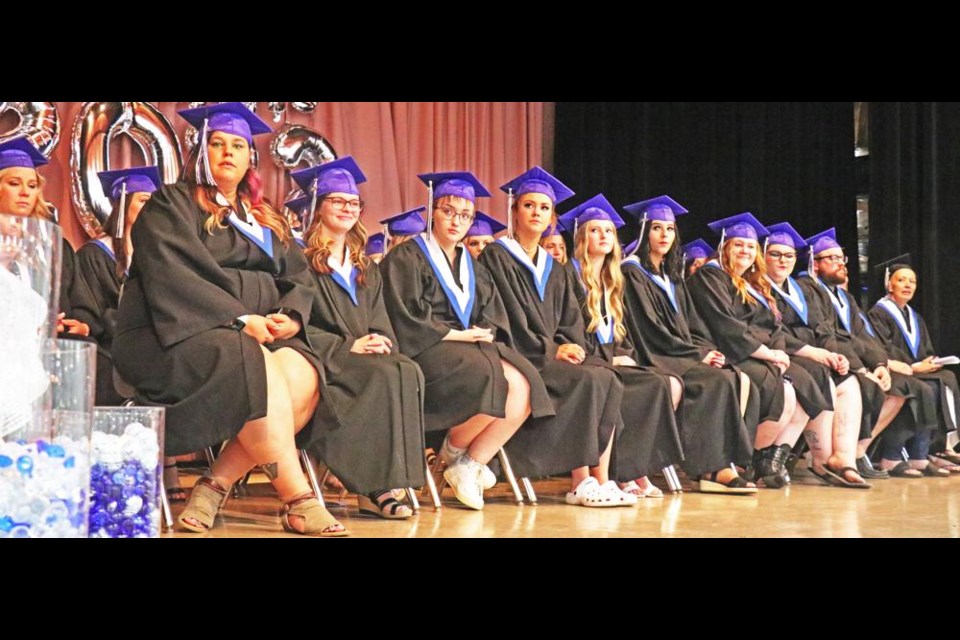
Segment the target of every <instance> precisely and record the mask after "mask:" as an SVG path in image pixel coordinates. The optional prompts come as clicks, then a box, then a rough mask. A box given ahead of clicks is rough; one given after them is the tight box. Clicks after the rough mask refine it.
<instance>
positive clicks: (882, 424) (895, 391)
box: [797, 229, 937, 479]
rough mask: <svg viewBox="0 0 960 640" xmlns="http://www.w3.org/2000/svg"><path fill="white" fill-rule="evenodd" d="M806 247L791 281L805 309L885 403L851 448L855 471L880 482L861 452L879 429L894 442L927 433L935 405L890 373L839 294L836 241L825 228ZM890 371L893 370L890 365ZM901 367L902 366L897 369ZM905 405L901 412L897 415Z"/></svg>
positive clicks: (840, 259)
mask: <svg viewBox="0 0 960 640" xmlns="http://www.w3.org/2000/svg"><path fill="white" fill-rule="evenodd" d="M805 242H806V244H807V245H808V252H807V256H808V260H807V262H808V269H807V273H806V275H805V277H800V278H798V279H797V282H798V283H799V284H800V287H801V288H802V289H803V290H804V292H805V293H806V294H807V299H808V300H809V301H810V304H811V305H815V304H819V306H820V307H821V309H822V310H823V314H824V315H827V316H830V317H832V318H833V319H834V323H833V334H834V338H835V345H836V350H837V351H839V352H841V353H843V354H844V355H846V356H847V358H848V359H849V360H850V366H851V368H852V369H855V370H859V369H860V368H861V367H862V368H863V373H862V374H861V375H862V376H863V377H861V382H863V378H867V379H868V380H871V381H873V382H874V383H875V384H876V385H877V386H879V387H880V388H881V389H882V390H883V391H885V394H886V399H885V400H884V402H883V407H882V409H881V411H880V416H879V418H878V419H877V421H876V423H875V424H874V425H873V427H872V429H871V431H870V432H869V434H866V435H865V434H863V433H861V434H860V436H861V440H860V441H859V443H858V444H857V470H858V471H859V472H860V475H861V476H863V477H864V478H867V479H872V478H878V479H886V478H889V477H890V475H889V474H888V473H887V472H886V471H884V470H882V469H875V468H874V467H873V465H872V464H871V462H870V460H869V458H868V457H867V455H866V451H867V447H869V446H870V444H871V442H873V440H874V439H875V438H876V437H877V436H878V435H879V434H880V433H883V432H884V430H885V429H887V428H889V429H890V431H889V433H888V435H887V436H885V437H890V438H893V439H895V440H896V441H897V442H904V441H906V440H907V439H909V438H911V437H912V436H913V435H914V434H915V433H917V431H918V430H921V431H922V430H925V429H932V428H934V427H935V426H936V421H937V400H936V395H935V392H934V389H933V388H931V387H929V386H928V385H926V384H925V383H924V382H923V381H921V380H920V379H919V378H916V377H914V376H913V375H904V374H903V373H897V372H895V371H892V370H891V369H890V368H889V366H888V361H890V360H891V359H892V358H891V356H890V355H889V354H888V352H887V350H886V347H885V346H884V345H883V343H882V342H881V341H880V340H879V339H878V338H877V337H876V332H875V331H874V329H873V326H872V324H871V323H870V320H869V319H868V318H867V316H866V314H865V313H864V312H863V311H861V309H860V307H859V305H858V304H857V300H856V296H852V295H850V294H849V293H847V291H846V290H845V288H846V286H847V284H848V282H849V278H848V273H847V257H846V256H845V255H844V253H843V248H842V247H841V246H840V244H839V243H838V242H837V238H836V231H835V230H834V229H828V230H826V231H824V232H821V233H818V234H816V235H814V236H811V237H810V238H807V239H806V240H805ZM894 366H896V365H894ZM903 366H906V365H903ZM904 406H906V408H907V410H905V411H902V409H903V408H904Z"/></svg>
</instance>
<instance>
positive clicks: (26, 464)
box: [17, 456, 33, 475]
mask: <svg viewBox="0 0 960 640" xmlns="http://www.w3.org/2000/svg"><path fill="white" fill-rule="evenodd" d="M17 470H18V471H20V473H22V474H23V475H29V474H30V472H31V471H33V458H31V457H30V456H20V457H19V458H17Z"/></svg>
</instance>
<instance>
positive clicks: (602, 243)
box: [561, 195, 684, 498]
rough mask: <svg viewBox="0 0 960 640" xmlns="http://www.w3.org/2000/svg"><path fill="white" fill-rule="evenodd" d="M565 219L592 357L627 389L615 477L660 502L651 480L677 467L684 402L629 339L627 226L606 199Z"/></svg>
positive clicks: (676, 384) (679, 388)
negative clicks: (623, 231) (624, 261)
mask: <svg viewBox="0 0 960 640" xmlns="http://www.w3.org/2000/svg"><path fill="white" fill-rule="evenodd" d="M561 220H562V222H563V223H564V225H565V226H567V227H568V228H570V227H572V228H575V229H576V232H575V233H574V236H573V244H574V257H575V258H576V259H577V261H578V262H579V264H580V279H581V282H582V283H583V288H582V289H578V291H579V292H580V309H581V311H582V312H583V320H584V324H585V325H586V340H587V345H588V351H589V352H590V354H591V355H594V356H598V357H599V358H602V359H603V360H604V361H605V362H607V363H609V364H610V365H613V367H614V370H615V371H616V372H617V376H618V377H619V378H620V381H621V382H622V383H623V401H622V402H621V403H620V416H621V418H622V421H623V427H622V429H621V430H620V431H619V433H618V434H617V438H616V441H615V442H614V447H615V451H616V459H617V465H616V469H615V471H614V472H612V475H614V477H615V478H616V479H617V480H619V481H620V483H621V485H620V488H621V489H622V490H623V491H626V492H627V493H631V494H633V495H635V496H637V497H640V498H662V497H663V491H661V490H660V489H659V488H658V487H656V486H654V484H653V483H651V482H650V479H649V478H648V477H647V476H648V475H649V474H651V473H654V472H656V471H659V470H661V469H663V468H665V467H668V466H670V465H673V464H678V463H680V462H681V461H682V460H683V458H684V453H683V446H682V444H681V442H680V433H679V430H678V426H677V420H676V414H675V411H676V409H677V407H678V406H679V405H680V399H681V397H682V396H683V383H682V382H681V380H680V378H679V376H673V375H670V374H667V373H665V372H661V371H658V370H656V369H654V368H652V367H646V366H640V364H639V363H638V362H637V360H638V358H639V356H638V355H637V352H636V350H635V349H634V347H633V344H632V343H631V341H630V337H629V336H628V335H627V329H626V323H625V313H624V303H623V290H624V277H623V272H622V271H621V270H620V260H621V252H620V243H619V242H618V241H617V228H619V227H622V226H623V224H624V222H623V220H622V219H621V218H620V216H619V215H617V212H616V210H614V208H613V206H612V205H611V204H610V203H609V202H608V201H607V199H606V198H604V197H603V196H602V195H597V196H595V197H593V198H591V199H590V200H587V201H586V202H584V203H583V204H581V205H580V206H579V207H576V208H575V209H572V210H571V211H569V212H567V213H566V214H564V215H563V216H561Z"/></svg>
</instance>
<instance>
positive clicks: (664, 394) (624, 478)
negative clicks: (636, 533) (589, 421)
mask: <svg viewBox="0 0 960 640" xmlns="http://www.w3.org/2000/svg"><path fill="white" fill-rule="evenodd" d="M577 294H578V300H579V304H580V308H581V309H582V310H583V323H584V326H586V325H588V324H589V323H590V315H589V312H588V311H587V309H586V292H585V291H584V290H583V287H578V288H577ZM604 312H606V310H604ZM585 338H586V342H587V353H589V354H591V355H593V356H597V357H599V358H602V359H603V360H604V361H605V362H606V363H608V364H610V365H612V364H613V359H614V358H615V357H616V356H627V357H629V358H633V360H634V361H635V362H637V366H630V367H626V366H616V367H614V371H615V372H616V374H617V376H618V377H619V378H620V382H622V383H623V399H622V400H621V402H620V417H621V419H622V421H623V426H622V427H621V428H620V429H619V430H618V431H617V439H616V442H615V445H614V455H615V457H616V464H614V465H611V466H612V467H614V468H615V469H616V473H615V475H614V477H615V478H616V479H617V480H619V481H620V482H629V481H630V480H636V479H637V478H640V477H643V476H646V475H650V474H651V473H654V472H657V471H660V470H661V469H663V468H664V467H667V466H669V465H672V464H679V463H681V462H683V459H684V450H683V444H682V443H681V441H680V430H679V427H678V426H677V422H678V421H677V418H676V415H675V414H674V411H673V401H672V398H671V396H670V381H669V378H668V375H669V374H667V373H666V372H661V371H657V370H656V369H654V368H653V367H645V366H643V365H640V363H639V360H638V359H637V358H638V356H637V353H636V351H635V350H634V348H633V345H632V344H631V342H630V338H629V337H625V338H624V340H622V341H619V342H616V341H615V342H606V343H605V342H602V341H601V339H600V337H599V336H598V335H597V334H596V333H589V332H587V333H586V334H585ZM676 378H678V380H679V381H680V382H681V383H682V381H683V379H682V378H681V377H680V376H676ZM682 407H683V405H682V404H681V405H680V408H681V409H682ZM718 468H719V467H718Z"/></svg>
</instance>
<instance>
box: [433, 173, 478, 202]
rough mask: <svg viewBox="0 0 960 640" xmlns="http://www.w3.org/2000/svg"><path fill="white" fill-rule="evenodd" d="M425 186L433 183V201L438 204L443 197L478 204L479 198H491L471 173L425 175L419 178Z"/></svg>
mask: <svg viewBox="0 0 960 640" xmlns="http://www.w3.org/2000/svg"><path fill="white" fill-rule="evenodd" d="M417 177H418V178H420V180H422V181H423V184H426V185H429V184H430V182H431V181H432V182H433V200H434V202H436V201H437V200H439V199H440V198H442V197H443V196H458V197H460V198H464V199H466V200H469V201H470V202H473V203H476V201H477V198H489V197H490V192H489V191H487V189H486V187H484V186H483V185H482V184H481V183H480V181H479V180H477V178H476V177H475V176H474V175H473V174H472V173H470V172H469V171H445V172H442V173H423V174H420V175H418V176H417Z"/></svg>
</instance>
